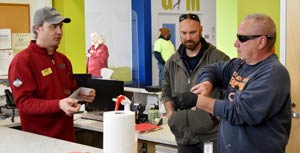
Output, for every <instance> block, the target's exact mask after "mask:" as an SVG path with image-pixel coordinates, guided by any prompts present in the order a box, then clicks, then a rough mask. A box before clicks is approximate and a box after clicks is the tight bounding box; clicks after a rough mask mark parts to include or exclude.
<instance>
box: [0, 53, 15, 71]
mask: <svg viewBox="0 0 300 153" xmlns="http://www.w3.org/2000/svg"><path fill="white" fill-rule="evenodd" d="M12 58H13V51H12V50H0V76H1V75H7V74H8V67H9V64H10V61H11V60H12Z"/></svg>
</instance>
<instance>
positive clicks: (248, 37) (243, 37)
mask: <svg viewBox="0 0 300 153" xmlns="http://www.w3.org/2000/svg"><path fill="white" fill-rule="evenodd" d="M261 36H266V37H267V39H272V37H271V36H268V35H240V34H237V35H236V37H237V38H238V39H239V41H240V42H242V43H243V42H246V41H248V40H252V39H255V38H258V37H261Z"/></svg>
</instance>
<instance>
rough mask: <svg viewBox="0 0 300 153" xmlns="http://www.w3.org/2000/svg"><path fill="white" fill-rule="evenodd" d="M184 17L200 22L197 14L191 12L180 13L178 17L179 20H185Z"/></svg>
mask: <svg viewBox="0 0 300 153" xmlns="http://www.w3.org/2000/svg"><path fill="white" fill-rule="evenodd" d="M185 19H192V20H194V21H197V22H200V19H199V17H198V15H197V14H192V13H188V14H182V15H180V17H179V22H181V21H183V20H185Z"/></svg>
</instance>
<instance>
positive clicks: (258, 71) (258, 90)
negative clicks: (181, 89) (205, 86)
mask: <svg viewBox="0 0 300 153" xmlns="http://www.w3.org/2000/svg"><path fill="white" fill-rule="evenodd" d="M198 79H199V80H198V81H199V82H203V81H207V80H210V81H211V82H213V85H214V86H215V87H216V86H218V87H221V88H222V87H227V93H226V96H225V99H224V100H217V101H216V103H215V106H214V110H213V113H214V115H215V116H219V117H220V118H221V121H220V125H219V133H218V152H219V153H267V152H269V153H284V152H285V147H286V145H287V142H288V138H289V134H290V128H291V106H290V104H291V99H290V77H289V74H288V71H287V70H286V68H285V67H284V66H283V65H282V64H281V63H280V62H279V61H278V59H277V56H276V55H275V54H274V55H271V56H270V57H268V58H267V59H265V60H264V61H262V62H259V63H257V64H255V65H247V64H246V63H244V62H243V61H241V60H240V59H232V60H230V61H227V62H225V63H217V64H214V65H209V66H207V67H205V68H203V69H202V71H201V74H200V76H199V78H198Z"/></svg>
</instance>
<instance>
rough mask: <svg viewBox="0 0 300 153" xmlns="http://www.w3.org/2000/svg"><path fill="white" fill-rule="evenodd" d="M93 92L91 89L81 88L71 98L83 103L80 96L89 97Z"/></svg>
mask: <svg viewBox="0 0 300 153" xmlns="http://www.w3.org/2000/svg"><path fill="white" fill-rule="evenodd" d="M91 90H92V89H91V88H86V87H80V88H78V89H77V90H75V91H74V92H73V93H72V94H71V95H70V96H69V97H70V98H74V99H77V100H79V101H81V100H82V99H81V98H80V96H79V94H82V95H88V94H89V93H90V91H91Z"/></svg>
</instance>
